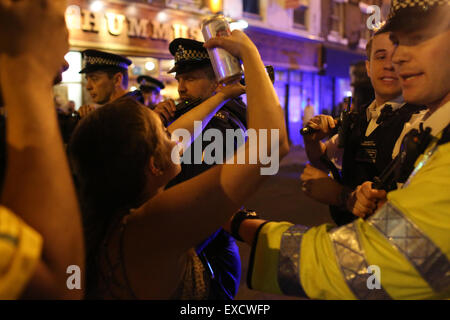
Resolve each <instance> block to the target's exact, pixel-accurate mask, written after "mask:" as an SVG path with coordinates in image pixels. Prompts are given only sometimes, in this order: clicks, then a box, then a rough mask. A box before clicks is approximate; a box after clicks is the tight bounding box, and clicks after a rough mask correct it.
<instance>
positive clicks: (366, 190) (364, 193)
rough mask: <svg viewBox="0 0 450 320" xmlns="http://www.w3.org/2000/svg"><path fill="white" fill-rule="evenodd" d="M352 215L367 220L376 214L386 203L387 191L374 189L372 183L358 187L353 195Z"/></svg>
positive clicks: (365, 183) (368, 182)
mask: <svg viewBox="0 0 450 320" xmlns="http://www.w3.org/2000/svg"><path fill="white" fill-rule="evenodd" d="M351 198H353V202H354V204H353V206H352V207H351V208H349V209H351V211H352V213H353V214H354V215H356V216H358V217H360V218H365V217H367V216H370V215H372V214H374V213H375V211H376V210H377V209H379V208H380V207H381V206H383V204H384V203H385V202H386V200H387V199H386V191H384V190H377V189H372V182H371V181H366V182H364V183H363V184H362V185H360V186H358V187H357V188H356V190H355V191H354V192H353V193H352V195H351Z"/></svg>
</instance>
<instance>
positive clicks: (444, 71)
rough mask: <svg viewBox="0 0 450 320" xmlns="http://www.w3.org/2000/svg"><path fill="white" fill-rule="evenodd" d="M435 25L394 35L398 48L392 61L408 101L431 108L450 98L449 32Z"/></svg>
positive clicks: (394, 33)
mask: <svg viewBox="0 0 450 320" xmlns="http://www.w3.org/2000/svg"><path fill="white" fill-rule="evenodd" d="M445 23H447V22H445ZM435 25H436V26H438V25H439V24H435ZM436 26H431V27H428V28H422V29H419V28H418V29H417V31H414V32H405V31H398V32H393V33H392V34H391V39H392V40H393V41H394V42H395V44H396V46H397V47H396V50H395V52H394V56H393V58H392V60H393V62H394V66H395V70H396V72H397V74H398V75H399V77H400V84H401V86H402V89H403V97H404V98H405V101H407V102H410V103H415V104H421V105H427V106H429V107H432V106H439V105H440V104H441V103H442V102H444V101H446V100H448V98H449V93H450V81H448V77H449V76H450V41H449V39H450V30H449V29H448V27H447V28H444V30H442V28H441V30H439V29H436Z"/></svg>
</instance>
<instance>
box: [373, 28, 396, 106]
mask: <svg viewBox="0 0 450 320" xmlns="http://www.w3.org/2000/svg"><path fill="white" fill-rule="evenodd" d="M394 50H395V46H394V44H393V43H392V42H391V40H390V39H389V33H382V34H379V35H377V36H375V37H374V38H373V40H372V50H371V53H370V61H366V68H367V74H368V75H369V78H370V80H371V82H372V86H373V88H374V90H375V94H376V96H377V97H381V98H383V99H384V100H386V101H387V100H392V99H394V98H396V97H398V96H399V95H401V93H402V90H401V87H400V82H399V79H398V76H397V75H396V74H395V72H394V66H393V64H392V54H393V53H394Z"/></svg>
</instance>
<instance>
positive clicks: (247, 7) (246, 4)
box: [242, 0, 260, 16]
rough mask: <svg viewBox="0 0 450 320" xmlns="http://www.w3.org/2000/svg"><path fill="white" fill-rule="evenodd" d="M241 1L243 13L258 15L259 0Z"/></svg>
mask: <svg viewBox="0 0 450 320" xmlns="http://www.w3.org/2000/svg"><path fill="white" fill-rule="evenodd" d="M242 2H243V11H244V14H245V15H249V16H252V15H255V16H259V15H260V12H259V0H245V1H242Z"/></svg>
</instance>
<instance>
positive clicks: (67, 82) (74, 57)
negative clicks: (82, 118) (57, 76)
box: [53, 51, 83, 110]
mask: <svg viewBox="0 0 450 320" xmlns="http://www.w3.org/2000/svg"><path fill="white" fill-rule="evenodd" d="M65 59H66V61H67V62H68V63H69V69H68V70H67V71H66V72H64V73H63V74H62V76H63V78H62V82H61V83H60V84H59V85H56V86H55V87H54V88H53V92H54V96H55V101H56V102H58V104H60V107H61V108H62V109H63V110H67V108H68V104H69V101H73V102H74V103H75V109H76V110H78V108H79V107H81V106H82V105H83V93H82V92H83V77H82V75H81V74H80V73H79V72H80V70H81V69H82V68H81V53H80V52H76V51H71V52H69V53H68V54H66V56H65Z"/></svg>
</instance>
